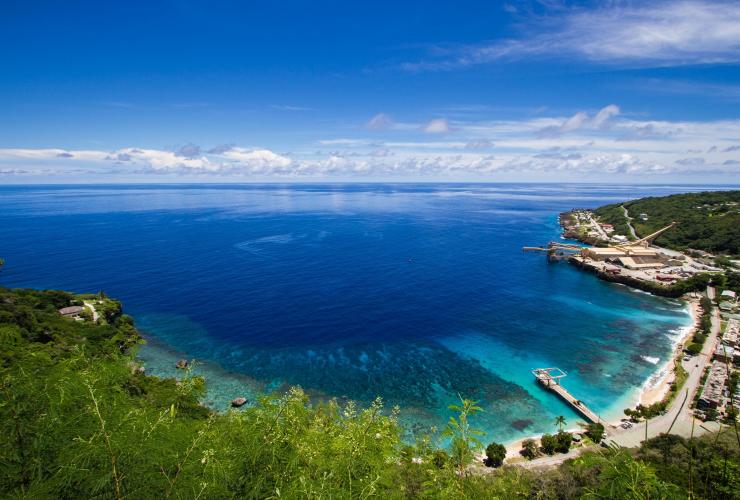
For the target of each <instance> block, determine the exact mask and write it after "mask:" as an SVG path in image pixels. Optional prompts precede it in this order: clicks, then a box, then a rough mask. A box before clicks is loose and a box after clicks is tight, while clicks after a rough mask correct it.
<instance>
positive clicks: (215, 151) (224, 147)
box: [206, 144, 235, 155]
mask: <svg viewBox="0 0 740 500" xmlns="http://www.w3.org/2000/svg"><path fill="white" fill-rule="evenodd" d="M234 146H235V144H219V145H218V146H214V147H212V148H211V149H209V150H208V151H206V152H207V153H208V154H211V155H220V154H224V153H227V152H229V151H231V150H232V149H234Z"/></svg>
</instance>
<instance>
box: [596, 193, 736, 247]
mask: <svg viewBox="0 0 740 500" xmlns="http://www.w3.org/2000/svg"><path fill="white" fill-rule="evenodd" d="M732 204H734V205H732ZM624 206H626V207H627V209H628V210H629V213H630V216H631V217H632V218H633V221H632V224H633V226H634V227H635V231H636V232H637V234H638V236H640V237H643V236H647V235H648V234H650V233H652V232H654V231H657V230H658V229H660V228H662V227H665V226H667V225H668V224H670V223H671V222H672V221H678V222H679V224H678V225H677V226H676V227H674V228H672V229H670V230H669V231H667V232H665V233H664V234H662V235H660V236H659V237H658V238H657V239H656V241H655V243H656V244H657V245H663V246H666V247H668V248H673V249H676V250H684V249H686V248H695V249H698V250H704V251H708V252H712V253H719V254H728V255H740V191H718V192H704V193H688V194H678V195H672V196H665V197H660V198H656V197H650V198H641V199H639V200H634V201H629V202H627V203H624ZM596 213H597V214H598V215H599V216H601V217H603V218H604V220H606V221H608V222H610V223H612V224H614V225H615V228H618V229H617V231H618V232H620V233H622V234H625V235H626V234H628V233H627V232H626V229H624V232H622V231H621V230H620V229H622V225H624V222H625V221H624V217H623V216H622V214H621V209H620V208H619V204H614V205H605V206H603V207H600V208H598V209H597V210H596ZM641 213H645V214H647V215H648V220H647V221H641V220H639V219H638V215H639V214H641Z"/></svg>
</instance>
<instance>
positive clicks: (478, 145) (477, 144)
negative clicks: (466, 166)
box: [465, 139, 494, 149]
mask: <svg viewBox="0 0 740 500" xmlns="http://www.w3.org/2000/svg"><path fill="white" fill-rule="evenodd" d="M493 146H494V143H493V141H490V140H488V139H473V140H472V141H468V142H467V143H465V149H490V148H492V147H493Z"/></svg>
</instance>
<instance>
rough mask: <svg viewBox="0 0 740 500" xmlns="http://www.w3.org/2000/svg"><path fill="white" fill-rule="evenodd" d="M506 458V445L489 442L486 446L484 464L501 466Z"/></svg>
mask: <svg viewBox="0 0 740 500" xmlns="http://www.w3.org/2000/svg"><path fill="white" fill-rule="evenodd" d="M505 458H506V446H504V445H502V444H500V443H491V444H489V445H488V446H486V465H487V466H488V467H501V466H502V465H503V463H504V459H505Z"/></svg>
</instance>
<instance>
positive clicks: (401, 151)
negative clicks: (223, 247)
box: [0, 0, 740, 183]
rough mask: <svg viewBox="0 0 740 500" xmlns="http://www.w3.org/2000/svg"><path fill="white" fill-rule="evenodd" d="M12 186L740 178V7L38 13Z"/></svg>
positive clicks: (9, 167)
mask: <svg viewBox="0 0 740 500" xmlns="http://www.w3.org/2000/svg"><path fill="white" fill-rule="evenodd" d="M0 61H1V62H2V67H3V71H2V73H0V183H17V182H122V181H135V182H168V181H175V182H228V181H237V182H245V181H266V180H268V181H269V180H280V181H323V180H342V181H345V180H363V181H364V180H378V181H388V180H391V181H392V180H399V181H403V180H443V181H458V180H459V181H492V182H497V181H557V180H564V181H593V182H603V181H614V182H650V183H665V182H717V183H728V182H735V183H736V182H737V179H738V178H740V176H738V175H737V174H738V173H740V2H736V1H735V2H731V1H711V2H706V1H696V0H685V1H651V2H620V1H607V2H561V1H557V0H540V1H535V0H526V1H513V0H512V1H509V2H491V1H456V2H446V3H441V2H436V3H431V2H428V1H427V2H380V1H376V2H367V3H365V4H364V5H360V4H359V3H358V2H346V1H345V2H322V1H316V2H225V1H220V0H216V1H210V2H195V1H182V0H170V1H164V2H137V1H127V2H117V3H114V2H110V3H104V2H82V1H70V2H51V1H49V2H44V1H38V2H22V1H9V2H4V4H3V15H2V16H0Z"/></svg>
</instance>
